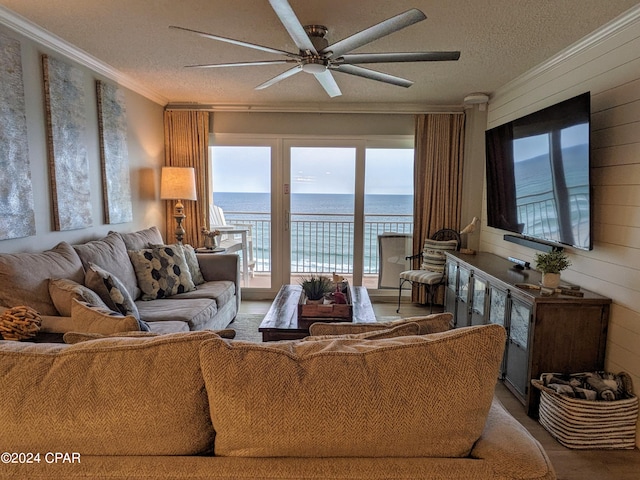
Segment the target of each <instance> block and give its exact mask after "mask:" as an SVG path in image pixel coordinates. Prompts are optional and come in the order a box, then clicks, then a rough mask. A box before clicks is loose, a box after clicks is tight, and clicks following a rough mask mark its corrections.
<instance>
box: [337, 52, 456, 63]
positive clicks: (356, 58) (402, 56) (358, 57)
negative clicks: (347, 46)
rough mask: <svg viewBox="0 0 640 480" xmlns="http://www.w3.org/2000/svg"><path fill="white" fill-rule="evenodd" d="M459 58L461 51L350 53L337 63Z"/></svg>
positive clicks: (439, 60) (436, 60)
mask: <svg viewBox="0 0 640 480" xmlns="http://www.w3.org/2000/svg"><path fill="white" fill-rule="evenodd" d="M459 58H460V52H410V53H349V54H346V55H343V56H342V57H340V58H338V59H336V61H335V63H337V64H339V65H342V64H349V65H356V64H359V63H393V62H442V61H447V60H458V59H459Z"/></svg>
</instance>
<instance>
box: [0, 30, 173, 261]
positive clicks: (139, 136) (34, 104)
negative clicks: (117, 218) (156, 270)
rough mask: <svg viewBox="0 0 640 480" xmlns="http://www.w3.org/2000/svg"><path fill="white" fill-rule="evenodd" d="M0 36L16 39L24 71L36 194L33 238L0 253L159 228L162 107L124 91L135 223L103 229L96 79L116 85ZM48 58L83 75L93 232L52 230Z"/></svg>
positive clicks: (3, 245) (33, 45)
mask: <svg viewBox="0 0 640 480" xmlns="http://www.w3.org/2000/svg"><path fill="white" fill-rule="evenodd" d="M0 31H2V33H4V34H5V35H8V36H9V37H13V38H15V39H18V40H19V41H20V43H21V49H22V69H23V78H24V88H25V104H26V117H27V136H28V146H29V162H30V167H31V178H32V185H33V192H34V208H35V221H36V235H35V236H31V237H26V238H18V239H10V240H3V241H0V252H5V253H13V252H21V251H41V250H44V249H47V248H51V247H53V246H55V245H56V244H58V243H59V242H62V241H67V242H69V243H72V244H73V243H80V242H83V241H86V240H90V239H95V238H99V237H102V236H104V235H106V234H107V233H108V232H109V231H110V230H116V231H121V232H127V231H134V230H137V229H140V228H145V227H148V226H151V225H163V217H164V215H163V211H162V208H161V202H160V200H159V194H158V188H159V187H158V185H159V171H160V165H162V163H163V162H164V127H163V107H162V106H161V105H159V104H157V103H155V102H153V101H151V100H149V99H147V98H145V97H143V96H142V95H140V94H137V93H135V92H133V91H131V90H129V89H126V88H122V87H121V88H122V89H123V92H124V94H125V103H126V110H127V121H128V131H127V142H128V153H129V162H130V166H131V193H132V201H133V221H132V222H130V223H124V224H118V225H106V224H104V212H103V206H102V178H101V173H100V151H99V140H98V113H97V103H96V102H97V100H96V87H95V81H96V79H100V80H104V81H107V82H111V83H116V82H114V81H113V80H110V79H108V78H105V77H103V76H101V75H98V74H97V73H95V72H93V71H92V70H90V69H89V68H87V67H84V66H80V65H77V64H75V63H74V62H73V61H72V60H70V59H68V58H65V56H64V55H62V54H60V53H59V52H55V51H51V50H50V49H48V48H47V47H45V46H43V45H41V44H39V43H37V42H35V41H33V40H31V39H28V38H25V37H24V36H22V35H21V34H19V33H17V32H15V31H13V30H11V29H10V28H8V27H5V26H0ZM43 53H46V54H48V55H50V56H55V57H57V58H59V59H61V60H62V61H65V62H67V63H70V64H74V65H75V66H77V67H78V68H80V69H81V70H83V71H84V74H85V95H86V97H85V100H86V112H85V117H86V120H87V126H86V149H87V157H88V160H89V175H90V185H91V203H92V213H93V215H92V217H93V227H91V228H86V229H81V230H73V231H65V232H56V231H54V230H53V218H52V206H51V205H52V202H51V190H50V185H49V177H48V162H47V147H46V130H45V125H46V121H45V116H44V115H45V114H44V93H43V82H42V61H41V55H42V54H43Z"/></svg>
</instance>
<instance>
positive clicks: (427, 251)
mask: <svg viewBox="0 0 640 480" xmlns="http://www.w3.org/2000/svg"><path fill="white" fill-rule="evenodd" d="M457 248H458V241H457V240H431V239H426V240H425V241H424V247H423V249H422V266H421V267H420V270H430V271H432V272H444V264H445V261H446V257H445V254H444V252H446V251H450V252H454V251H455V250H456V249H457Z"/></svg>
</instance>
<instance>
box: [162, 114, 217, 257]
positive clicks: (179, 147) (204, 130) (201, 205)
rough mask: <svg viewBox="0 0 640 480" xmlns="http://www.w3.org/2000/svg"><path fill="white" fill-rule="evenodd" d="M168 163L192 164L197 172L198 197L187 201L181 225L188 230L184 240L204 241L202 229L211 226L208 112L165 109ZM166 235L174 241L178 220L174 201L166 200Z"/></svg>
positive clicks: (172, 165)
mask: <svg viewBox="0 0 640 480" xmlns="http://www.w3.org/2000/svg"><path fill="white" fill-rule="evenodd" d="M164 149H165V161H164V164H165V166H168V167H193V168H194V169H195V175H196V192H197V196H198V200H196V201H188V200H185V201H184V202H183V203H184V214H185V215H186V218H185V219H184V221H183V223H182V226H183V228H184V229H185V231H186V233H185V236H184V239H183V243H188V244H191V245H193V246H194V247H199V246H201V245H203V243H204V239H202V238H200V237H201V235H200V229H201V228H202V227H203V226H205V227H206V226H208V218H209V199H210V198H211V192H210V191H209V180H208V179H209V161H208V149H209V113H208V112H203V111H192V110H176V111H172V110H167V111H165V112H164ZM165 204H166V205H165V211H166V216H165V218H166V224H165V239H166V241H167V243H171V242H173V241H174V239H175V236H174V235H175V234H174V232H175V230H176V221H175V218H174V217H173V209H174V205H175V202H174V201H173V200H168V201H166V202H165Z"/></svg>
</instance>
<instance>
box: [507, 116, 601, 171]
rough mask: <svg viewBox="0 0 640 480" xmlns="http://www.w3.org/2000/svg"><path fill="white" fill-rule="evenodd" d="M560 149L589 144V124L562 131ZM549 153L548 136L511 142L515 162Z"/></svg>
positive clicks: (535, 136) (536, 136) (537, 136)
mask: <svg viewBox="0 0 640 480" xmlns="http://www.w3.org/2000/svg"><path fill="white" fill-rule="evenodd" d="M561 139H562V140H561V142H562V148H568V147H573V146H575V145H580V144H585V143H589V124H588V123H582V124H580V125H575V126H573V127H569V128H565V129H563V130H562V136H561ZM547 153H549V141H548V135H547V134H543V135H534V136H531V137H525V138H518V139H517V140H514V142H513V156H514V159H515V161H516V162H518V161H521V160H528V159H529V158H533V157H537V156H539V155H545V154H547Z"/></svg>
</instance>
